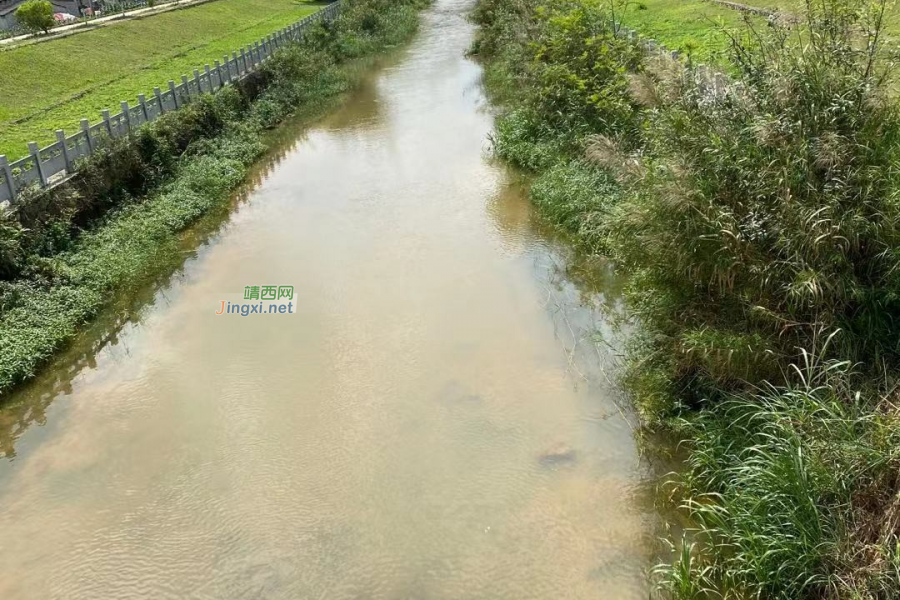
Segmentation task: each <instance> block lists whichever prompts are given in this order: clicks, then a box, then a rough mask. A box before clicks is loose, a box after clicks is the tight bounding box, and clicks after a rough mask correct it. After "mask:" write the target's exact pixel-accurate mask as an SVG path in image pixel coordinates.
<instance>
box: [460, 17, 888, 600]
mask: <svg viewBox="0 0 900 600" xmlns="http://www.w3.org/2000/svg"><path fill="white" fill-rule="evenodd" d="M806 10H807V20H806V22H805V23H804V24H803V25H801V26H796V25H794V26H793V28H792V26H791V24H790V23H786V22H778V21H773V22H771V23H769V24H766V25H765V26H764V27H757V25H758V22H756V21H754V20H752V19H751V20H748V21H747V22H746V23H745V25H744V27H745V29H742V30H740V31H735V30H727V31H725V32H723V33H724V35H723V38H722V39H723V40H724V42H723V45H722V48H723V49H727V54H725V55H723V58H727V60H728V61H729V72H730V73H732V74H733V76H734V79H733V80H729V79H723V78H720V77H713V76H712V75H711V74H710V73H709V71H707V70H703V69H699V68H696V67H695V66H693V65H694V63H693V62H692V61H685V62H675V61H672V60H667V59H661V58H658V57H655V56H652V55H646V56H640V55H638V56H637V57H635V53H634V50H633V48H632V47H629V42H627V41H626V40H627V38H624V39H623V36H621V35H619V32H618V31H617V25H616V23H617V22H619V21H625V22H627V19H620V18H619V16H620V15H622V14H623V7H622V6H621V5H617V4H615V3H613V4H604V3H600V2H594V1H591V0H571V1H569V2H562V3H560V2H554V3H552V8H551V7H549V6H545V5H544V4H543V3H542V2H540V0H483V1H482V2H481V3H480V4H479V8H478V10H477V11H476V12H475V15H474V18H475V19H476V21H477V22H478V23H479V24H480V25H481V30H480V36H479V39H478V41H477V42H476V44H475V47H474V48H473V50H474V51H475V52H478V53H479V54H481V55H482V56H483V57H484V58H485V60H486V61H487V77H486V80H487V82H488V84H489V87H490V88H491V89H492V90H493V91H494V94H495V96H496V98H497V100H498V101H499V102H500V103H501V104H502V105H503V107H504V112H503V114H502V115H501V116H500V117H499V118H498V120H497V125H496V131H495V151H496V153H497V154H498V155H499V156H501V157H503V158H505V159H507V160H510V161H511V162H514V163H515V164H517V165H519V166H520V167H522V168H525V169H528V170H530V171H533V172H534V173H535V176H536V178H535V180H534V183H533V185H532V189H531V195H532V198H533V199H534V201H535V203H536V204H537V205H538V207H539V208H540V209H541V212H542V213H543V214H544V215H545V216H546V217H547V218H548V219H550V220H552V221H553V222H554V223H556V224H558V225H559V226H561V227H564V228H565V229H566V230H568V231H569V232H570V233H572V234H573V237H574V238H575V239H576V240H577V242H578V243H579V244H581V245H582V246H583V247H584V248H585V249H587V250H588V251H591V252H602V253H604V254H607V255H611V256H612V257H614V258H615V259H616V260H617V262H618V264H619V265H620V266H621V267H622V268H623V269H624V270H626V271H627V272H628V273H629V274H630V284H629V291H628V294H627V298H628V303H629V306H630V310H631V313H632V314H633V316H634V317H635V318H636V320H637V321H638V322H639V324H640V327H639V328H638V333H636V334H635V335H634V337H633V341H632V347H631V348H630V353H629V359H628V364H627V368H626V369H625V372H624V375H623V379H624V383H625V384H626V386H627V388H628V389H629V390H630V391H631V392H632V394H633V396H634V398H635V400H636V403H637V405H638V407H639V408H640V410H641V412H642V414H643V416H644V418H645V422H646V424H647V426H648V427H663V428H666V429H668V430H669V431H670V432H672V433H674V434H675V435H676V436H677V437H678V438H679V439H680V440H682V443H683V447H684V448H685V449H686V450H687V453H688V458H687V464H686V469H685V472H684V473H682V474H681V475H680V476H678V477H676V479H675V480H674V482H673V485H674V491H675V492H676V493H674V497H676V498H678V499H680V501H681V506H682V508H683V509H684V510H685V511H686V512H687V513H688V514H689V515H690V516H691V517H692V519H693V522H694V525H695V530H694V531H693V532H692V535H691V536H690V540H689V541H687V542H684V543H682V542H681V541H680V540H673V541H671V543H672V547H673V548H674V549H676V550H677V551H676V556H675V562H674V563H673V564H672V565H664V566H662V567H661V568H660V569H658V570H657V575H658V576H659V581H660V584H661V586H662V589H663V590H664V591H665V592H666V594H667V595H668V596H670V597H673V598H716V597H725V598H747V597H756V598H784V599H804V598H810V599H811V598H817V599H818V598H829V599H830V598H853V599H871V600H874V599H885V600H887V599H888V598H896V597H898V596H900V576H898V575H900V475H898V473H900V444H898V442H900V408H898V405H897V382H898V379H897V366H898V358H900V347H898V340H900V331H898V327H900V319H898V317H900V305H898V304H897V294H898V289H897V286H898V285H900V279H898V277H897V273H898V272H900V251H898V248H900V239H898V233H900V230H898V226H900V205H898V203H897V199H898V192H900V179H898V175H900V172H898V166H897V165H900V161H898V158H900V156H898V152H900V139H898V132H900V104H898V102H897V101H896V100H895V96H894V95H893V93H892V89H891V87H890V86H891V80H892V74H893V62H892V56H891V54H890V53H888V52H887V51H886V49H885V48H884V47H883V40H884V31H885V29H884V28H885V14H886V12H885V10H886V7H885V5H884V4H883V3H875V4H858V3H854V2H845V1H844V0H826V1H825V2H823V3H816V4H815V5H808V6H807V9H806ZM648 12H649V11H648ZM586 14H589V15H590V16H587V17H586V16H584V15H586ZM626 14H627V13H626ZM584 23H590V25H589V26H588V27H587V30H582V29H580V27H581V26H582V24H584ZM586 31H589V32H590V33H589V34H587V33H586ZM548 38H552V39H548ZM546 48H553V49H555V50H558V51H555V52H547V50H546ZM580 65H587V72H588V73H590V74H591V75H595V74H596V75H597V76H596V77H587V76H584V74H583V73H584V72H585V71H584V70H581V67H580ZM611 65H614V66H613V67H612V68H610V66H611ZM554 77H557V78H558V80H556V79H554ZM548 82H549V84H548ZM512 89H514V90H515V93H514V94H512V93H508V92H507V91H506V90H512ZM548 90H549V91H548ZM563 97H564V98H563ZM548 98H549V100H552V102H548ZM594 98H602V99H603V100H604V102H606V103H607V106H611V107H612V108H611V109H609V110H603V111H598V113H597V114H592V112H591V106H592V104H591V101H593V99H594ZM561 112H564V114H560V113H561Z"/></svg>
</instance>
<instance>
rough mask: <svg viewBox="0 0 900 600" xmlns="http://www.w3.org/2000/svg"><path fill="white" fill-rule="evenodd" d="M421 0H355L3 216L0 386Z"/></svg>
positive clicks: (138, 267) (165, 255) (220, 190)
mask: <svg viewBox="0 0 900 600" xmlns="http://www.w3.org/2000/svg"><path fill="white" fill-rule="evenodd" d="M422 6H423V4H421V3H418V2H411V3H406V2H394V1H390V0H357V1H356V2H348V3H347V5H345V6H344V9H343V10H342V12H341V14H340V17H339V18H338V20H337V21H336V22H335V23H334V24H333V25H329V26H325V25H323V26H319V27H317V28H315V29H313V30H312V31H310V32H309V33H308V35H307V38H306V41H305V42H304V43H302V44H297V45H294V46H292V47H290V48H287V49H285V50H283V51H280V52H278V53H277V54H276V55H274V56H273V57H272V59H271V60H270V61H267V63H266V64H265V65H264V66H263V68H262V69H261V70H260V71H259V72H258V73H254V74H253V75H252V76H251V77H249V78H248V79H246V80H245V81H244V82H242V84H241V85H240V86H238V87H237V88H233V89H231V88H230V89H226V90H223V91H222V92H220V93H218V94H215V95H214V96H207V97H204V98H202V99H200V100H198V101H196V102H195V103H194V105H193V106H191V107H189V108H187V109H185V110H182V111H179V112H177V113H172V114H170V115H167V116H165V117H163V118H161V119H160V120H159V121H157V122H154V123H153V124H151V125H150V126H148V127H145V128H144V129H142V131H141V132H140V133H139V134H138V135H137V136H136V138H135V139H130V140H122V141H120V142H117V143H116V144H115V145H113V146H111V147H110V148H109V149H108V151H106V152H100V153H98V154H97V155H95V156H93V157H92V158H91V159H90V162H89V163H88V164H87V165H86V166H85V168H84V169H83V170H82V173H81V174H80V175H79V177H77V178H76V179H75V180H74V181H73V182H72V184H71V185H67V186H66V187H63V188H60V189H57V190H55V191H53V192H51V193H48V194H44V195H40V196H37V197H35V198H32V199H30V200H26V201H24V202H23V203H22V205H21V206H18V205H17V207H16V208H17V212H16V213H12V214H5V215H4V217H3V220H2V222H0V274H2V277H3V279H2V281H0V347H2V348H3V352H2V353H0V391H8V390H9V389H10V388H11V387H12V386H13V385H15V384H16V383H17V382H19V381H21V380H23V379H25V378H28V377H29V376H31V375H33V374H34V373H35V371H36V369H37V368H38V367H39V366H40V364H41V363H42V362H44V361H45V360H46V359H47V358H48V357H49V356H51V355H52V354H53V352H54V351H55V350H56V349H57V348H59V347H60V346H61V345H62V344H64V343H65V342H66V341H67V340H69V339H71V337H72V336H73V335H75V333H76V332H77V331H78V329H79V327H80V326H81V324H82V323H84V322H85V321H86V320H87V319H89V318H90V317H91V315H93V314H94V313H95V312H96V311H97V310H98V309H99V308H100V307H102V306H103V305H104V304H105V303H107V302H108V301H109V299H110V297H111V295H113V294H115V292H116V290H118V289H121V288H123V287H128V286H131V285H135V284H139V283H140V282H142V281H145V280H146V278H147V277H151V276H152V274H153V273H154V272H155V270H156V269H157V268H158V265H159V263H160V262H164V261H165V260H170V259H171V257H172V256H173V254H174V253H175V248H176V243H177V235H178V233H179V232H180V231H181V230H183V229H184V228H185V227H187V226H188V225H190V224H191V223H193V222H194V221H195V220H196V219H198V218H199V217H200V216H201V215H203V214H204V213H205V212H206V211H208V210H209V209H210V208H212V207H214V206H216V205H219V204H221V203H222V202H224V201H225V200H226V199H227V198H228V197H229V194H230V192H231V191H232V190H233V189H234V188H235V187H236V186H237V185H238V184H239V183H240V182H241V181H242V180H243V178H244V176H245V174H246V172H247V170H248V168H249V166H250V165H251V164H252V163H253V161H254V160H255V159H256V158H257V157H259V156H260V155H261V154H262V152H264V151H265V148H266V146H265V144H264V143H263V140H264V139H265V137H264V132H265V130H266V129H267V128H269V127H273V126H275V125H277V124H278V123H279V122H280V121H281V120H282V119H283V118H285V117H286V116H288V115H290V114H292V113H294V112H297V111H315V110H322V109H324V108H325V107H326V106H327V104H326V102H327V101H328V100H332V99H334V98H336V97H337V96H339V95H340V94H341V93H343V92H345V91H347V90H348V89H349V88H350V87H351V86H352V84H353V82H354V80H355V77H356V75H357V68H356V59H360V58H362V57H364V56H367V55H370V54H373V53H375V52H377V51H379V50H380V49H382V48H385V47H387V46H390V45H393V44H396V43H400V42H402V41H404V40H406V39H409V37H411V35H412V34H413V32H414V31H415V29H416V27H417V24H418V16H417V14H418V9H419V8H421V7H422Z"/></svg>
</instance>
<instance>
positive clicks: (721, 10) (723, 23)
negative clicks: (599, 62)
mask: <svg viewBox="0 0 900 600" xmlns="http://www.w3.org/2000/svg"><path fill="white" fill-rule="evenodd" d="M743 19H744V17H743V14H742V13H740V12H738V11H736V10H732V9H730V8H726V7H724V6H721V5H718V4H714V3H712V2H704V1H703V0H640V2H630V3H629V4H628V7H627V9H626V11H625V14H624V15H622V18H621V19H620V20H621V21H622V23H624V24H625V25H627V26H628V27H630V28H632V29H634V30H636V31H638V32H639V33H640V34H641V35H643V36H645V37H648V38H653V39H655V40H656V41H658V42H659V43H661V44H663V45H664V46H665V47H666V48H668V49H670V50H679V51H684V50H685V48H686V45H688V44H689V43H690V44H691V45H693V46H696V49H695V50H694V51H693V56H694V57H695V58H696V60H698V61H699V62H703V63H716V62H718V61H719V60H720V58H721V56H722V53H723V52H724V51H725V48H726V47H727V41H726V37H725V36H724V35H723V33H722V28H723V27H725V28H729V29H733V28H736V27H739V26H740V25H741V24H742V23H743Z"/></svg>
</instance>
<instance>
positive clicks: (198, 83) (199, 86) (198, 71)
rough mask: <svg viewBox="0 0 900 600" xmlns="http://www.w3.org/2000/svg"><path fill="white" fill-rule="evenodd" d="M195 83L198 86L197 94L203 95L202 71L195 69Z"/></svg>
mask: <svg viewBox="0 0 900 600" xmlns="http://www.w3.org/2000/svg"><path fill="white" fill-rule="evenodd" d="M194 82H195V83H196V84H197V94H198V95H199V94H202V93H203V86H202V85H200V70H199V69H194Z"/></svg>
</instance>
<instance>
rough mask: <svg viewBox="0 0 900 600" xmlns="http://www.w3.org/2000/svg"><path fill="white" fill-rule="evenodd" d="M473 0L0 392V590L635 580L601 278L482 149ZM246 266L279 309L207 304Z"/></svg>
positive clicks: (641, 572)
mask: <svg viewBox="0 0 900 600" xmlns="http://www.w3.org/2000/svg"><path fill="white" fill-rule="evenodd" d="M470 5H471V2H470V1H469V0H438V2H437V3H436V5H435V7H434V8H432V9H431V10H429V11H428V12H426V13H425V15H424V16H423V24H422V29H421V31H420V33H419V35H418V36H417V38H416V39H415V41H414V42H413V43H412V44H410V45H409V46H408V47H406V48H404V49H402V50H397V51H396V52H395V53H394V55H393V56H391V57H389V58H386V59H385V60H383V61H382V64H379V65H377V66H376V67H374V68H373V69H372V72H371V73H370V74H369V75H368V76H367V77H366V78H365V80H364V82H363V83H362V85H361V86H360V89H359V90H358V91H357V92H355V93H354V94H353V95H352V96H351V97H350V98H349V100H348V101H347V102H346V104H344V105H343V106H342V107H341V108H339V109H337V110H335V111H334V112H333V113H332V114H331V115H330V116H328V117H327V118H324V119H321V120H319V121H317V122H315V123H314V124H313V125H312V126H306V127H300V126H299V125H298V126H296V127H291V126H287V127H286V128H285V129H283V130H282V131H281V132H279V135H281V136H285V137H286V140H285V143H284V144H283V145H282V147H281V148H280V149H279V150H277V151H274V152H273V154H272V156H270V157H268V158H267V159H265V160H263V161H262V162H261V165H260V167H259V169H258V171H257V173H256V177H255V179H254V182H253V184H252V185H250V186H248V189H247V190H245V191H244V193H243V194H242V195H241V196H240V197H238V198H236V199H235V202H234V204H233V206H232V207H231V209H230V211H229V212H228V214H227V215H223V216H222V217H221V218H220V220H219V221H218V222H217V223H215V224H214V226H209V224H208V223H207V225H206V227H207V228H206V229H203V228H202V227H201V228H199V229H198V231H196V232H192V233H191V234H189V235H187V236H186V239H185V255H186V259H185V262H184V265H183V267H182V268H181V269H179V270H178V271H177V272H176V273H174V274H172V275H171V276H170V277H166V278H165V280H164V281H162V282H161V283H160V282H157V284H156V285H154V286H151V287H149V288H148V290H147V291H146V293H145V297H144V298H142V299H140V301H139V302H138V304H139V307H138V308H136V309H134V310H132V311H130V313H129V318H127V319H120V318H118V317H115V316H113V314H112V312H111V313H110V315H106V316H104V317H103V318H101V319H100V321H99V322H98V324H97V325H95V326H94V327H93V328H92V329H91V330H90V331H88V332H86V333H85V334H84V335H83V336H82V337H81V338H80V339H79V340H78V341H77V342H76V344H74V345H73V347H72V349H71V350H70V351H68V352H67V353H65V354H64V355H63V356H61V357H60V358H59V360H57V361H56V362H55V363H54V364H52V365H51V366H50V368H49V369H48V370H47V371H46V372H45V373H44V374H42V376H41V377H39V378H38V379H37V380H36V381H35V382H33V383H32V384H31V385H29V386H27V387H25V388H24V389H22V390H21V391H19V392H17V393H16V394H15V396H14V397H13V398H10V399H9V400H8V401H7V403H6V404H5V405H4V406H3V408H2V409H0V455H2V456H0V598H3V599H4V600H26V599H27V600H36V599H41V600H43V599H50V598H53V599H57V598H58V599H66V600H99V599H104V598H109V599H137V598H153V599H154V600H159V599H167V598H198V599H201V598H203V599H206V598H208V599H217V600H222V599H241V600H244V599H250V598H260V599H262V598H265V599H313V598H322V599H384V600H463V599H471V600H527V599H543V600H550V599H553V600H556V599H560V598H572V599H586V598H591V599H603V600H606V599H609V600H631V599H634V600H639V599H640V600H643V599H645V598H647V594H648V587H647V584H646V578H647V576H646V571H647V569H648V567H649V566H650V563H651V560H652V558H651V556H652V546H653V543H652V540H653V537H654V536H653V527H654V523H655V517H654V514H653V512H652V506H651V503H648V502H646V501H645V500H644V498H645V497H646V496H647V493H646V491H645V488H646V487H647V485H648V484H647V479H648V472H647V471H648V469H647V467H646V466H645V465H644V464H643V462H642V460H641V458H640V456H639V453H638V451H637V448H636V444H635V441H634V438H633V436H632V431H631V427H630V425H629V422H628V421H627V420H626V417H627V414H626V413H625V411H624V410H622V409H621V408H620V407H619V406H618V404H619V403H620V402H621V401H620V398H619V396H618V394H617V393H616V391H615V388H614V387H613V386H612V385H611V384H610V383H608V380H607V378H606V377H605V374H606V372H607V370H608V368H609V367H610V365H611V364H612V362H613V361H612V350H610V349H609V348H610V346H609V345H608V344H607V343H605V342H602V343H601V342H598V341H597V339H598V338H599V337H603V338H604V339H607V340H608V339H611V338H612V337H614V336H613V335H612V333H611V330H610V328H609V326H608V318H609V313H610V311H614V310H618V307H619V304H620V303H619V300H618V286H619V284H620V283H619V282H618V280H617V279H616V278H615V277H614V276H613V275H612V274H610V273H607V272H605V271H604V270H603V268H602V265H601V266H600V267H597V268H596V270H595V271H594V275H593V276H592V277H591V278H589V280H586V281H581V282H580V283H579V284H577V285H576V284H575V283H573V282H572V281H571V279H570V278H569V276H568V275H567V273H571V272H573V263H570V262H569V260H570V257H569V256H568V254H567V252H566V251H565V250H564V248H563V247H562V246H561V245H559V244H558V243H557V242H556V241H554V240H553V239H552V236H549V235H548V234H547V233H546V232H545V231H543V230H542V228H541V227H540V226H538V225H537V224H536V223H535V221H534V218H533V216H532V214H531V211H530V207H529V204H528V201H527V199H526V198H525V197H524V196H523V195H522V193H521V189H520V187H519V186H518V185H517V183H516V178H515V177H514V176H513V175H511V174H510V173H508V172H507V171H506V170H505V169H504V168H503V167H502V166H501V165H497V164H494V163H492V161H491V160H490V159H489V158H488V155H487V147H488V146H487V144H488V134H489V132H490V129H491V122H492V116H491V112H490V108H489V106H488V105H487V103H486V100H485V96H484V93H483V90H482V87H481V83H480V77H481V69H480V67H479V66H478V65H477V64H475V63H474V62H472V61H471V60H469V59H467V58H466V57H465V50H466V49H467V47H468V46H469V44H470V42H471V38H472V35H473V27H472V26H471V24H469V23H468V22H467V21H466V19H465V15H466V11H467V10H468V9H469V8H470ZM261 285H279V286H293V288H294V297H293V301H292V310H293V314H284V315H268V314H265V315H255V314H254V315H249V316H247V317H241V316H237V315H228V314H225V315H216V311H217V310H219V308H220V303H221V302H222V301H223V300H224V301H226V302H237V303H241V302H243V293H244V288H245V286H261ZM116 314H118V313H116Z"/></svg>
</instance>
